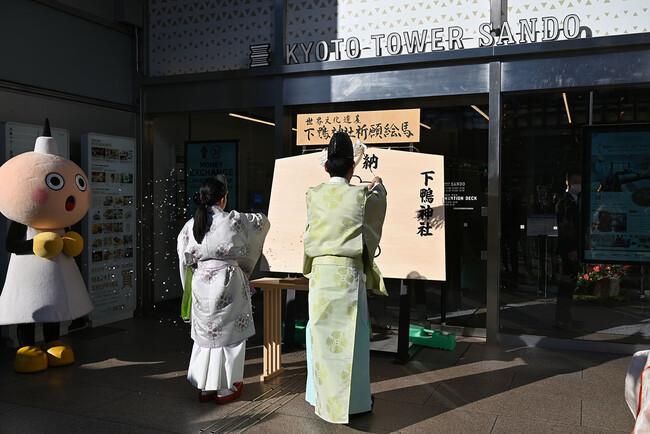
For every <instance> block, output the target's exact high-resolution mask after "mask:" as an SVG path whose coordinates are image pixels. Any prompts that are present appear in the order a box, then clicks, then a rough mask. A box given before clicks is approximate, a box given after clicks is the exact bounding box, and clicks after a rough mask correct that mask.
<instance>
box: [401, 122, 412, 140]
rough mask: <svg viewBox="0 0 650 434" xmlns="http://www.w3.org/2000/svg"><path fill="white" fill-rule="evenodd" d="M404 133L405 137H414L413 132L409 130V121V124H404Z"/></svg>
mask: <svg viewBox="0 0 650 434" xmlns="http://www.w3.org/2000/svg"><path fill="white" fill-rule="evenodd" d="M402 132H403V133H404V135H405V136H406V137H411V136H412V135H413V133H412V132H411V130H409V123H408V121H407V122H402Z"/></svg>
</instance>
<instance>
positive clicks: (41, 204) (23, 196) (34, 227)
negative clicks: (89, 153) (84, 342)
mask: <svg viewBox="0 0 650 434" xmlns="http://www.w3.org/2000/svg"><path fill="white" fill-rule="evenodd" d="M49 130H50V128H49V122H47V120H46V124H45V130H44V132H43V136H41V137H38V138H37V139H36V144H35V146H34V151H33V152H25V153H23V154H20V155H17V156H16V157H14V158H12V159H10V160H9V161H7V162H6V163H5V164H3V165H2V167H0V185H2V188H1V189H0V212H1V213H2V214H3V215H4V216H5V217H7V218H8V219H9V220H11V222H10V225H9V232H8V234H7V243H6V246H7V250H9V251H10V252H11V258H10V260H9V267H8V269H7V276H6V279H5V284H4V288H3V290H2V294H1V295H0V325H7V324H18V340H19V343H20V345H21V348H20V349H19V350H18V351H17V353H16V358H15V361H14V369H15V370H16V371H17V372H38V371H42V370H44V369H46V368H47V367H48V366H62V365H68V364H70V363H72V362H74V354H73V352H72V349H71V348H70V346H68V345H67V344H65V343H64V342H62V341H60V340H59V339H58V337H59V336H58V330H59V322H61V321H69V320H73V319H76V318H79V317H81V316H84V315H86V314H88V313H89V312H90V311H91V310H92V309H93V305H92V302H91V301H90V297H89V296H88V291H87V290H86V286H85V284H84V281H83V278H82V277H81V273H80V272H79V268H78V267H77V264H76V263H75V260H74V256H77V255H79V254H80V253H81V251H82V249H83V239H82V238H81V236H80V235H79V234H78V233H76V232H72V231H66V228H68V227H69V226H71V225H73V224H75V223H77V222H79V221H80V220H81V219H82V218H83V216H84V215H85V214H86V212H87V211H88V207H89V204H90V185H89V183H88V178H87V177H86V175H85V174H84V172H83V171H82V170H81V169H80V168H79V166H77V165H76V164H75V163H73V162H72V161H70V160H68V159H66V158H63V157H61V156H59V155H58V147H57V144H56V141H55V140H54V139H53V138H52V137H50V136H51V134H50V131H49ZM35 323H44V324H43V326H44V335H45V341H46V342H45V344H44V345H43V346H42V347H37V346H36V345H35V342H34V340H35V337H34V324H35ZM46 326H48V327H46ZM48 330H49V332H48ZM48 338H49V339H48Z"/></svg>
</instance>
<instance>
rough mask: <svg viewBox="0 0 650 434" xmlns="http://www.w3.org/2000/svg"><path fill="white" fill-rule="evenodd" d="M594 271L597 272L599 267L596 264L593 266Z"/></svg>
mask: <svg viewBox="0 0 650 434" xmlns="http://www.w3.org/2000/svg"><path fill="white" fill-rule="evenodd" d="M594 271H595V272H596V273H598V272H599V271H600V267H599V266H598V265H596V266H595V267H594Z"/></svg>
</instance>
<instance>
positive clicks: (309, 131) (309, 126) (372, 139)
mask: <svg viewBox="0 0 650 434" xmlns="http://www.w3.org/2000/svg"><path fill="white" fill-rule="evenodd" d="M297 125H298V126H297V128H296V129H297V136H298V137H297V140H296V144H297V145H298V146H304V145H327V144H329V142H330V139H331V138H332V134H334V133H335V132H338V131H343V132H346V133H348V134H349V135H350V138H351V139H352V141H353V142H356V141H357V139H358V140H361V141H362V142H363V143H365V144H380V143H381V144H385V143H417V142H419V141H420V109H406V110H380V111H356V112H340V113H311V114H304V115H298V119H297Z"/></svg>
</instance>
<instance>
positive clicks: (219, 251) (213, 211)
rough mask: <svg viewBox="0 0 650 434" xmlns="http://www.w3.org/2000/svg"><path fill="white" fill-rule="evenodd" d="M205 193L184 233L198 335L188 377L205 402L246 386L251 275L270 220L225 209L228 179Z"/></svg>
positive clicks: (183, 256) (209, 183)
mask: <svg viewBox="0 0 650 434" xmlns="http://www.w3.org/2000/svg"><path fill="white" fill-rule="evenodd" d="M199 193H200V198H201V205H200V206H199V208H198V210H197V211H196V214H195V215H194V218H193V219H191V220H190V221H188V222H187V223H186V224H185V226H184V227H183V229H182V230H181V232H180V234H179V235H178V258H179V261H180V272H181V281H182V282H183V291H184V297H183V299H184V303H183V306H184V310H185V312H184V315H183V317H184V318H187V317H188V316H189V318H190V322H191V325H192V328H191V332H192V339H193V340H194V346H193V348H192V356H191V358H190V366H189V369H188V373H187V379H188V380H189V381H190V383H192V384H193V385H194V386H196V387H197V388H199V389H200V390H201V392H200V393H199V400H200V401H201V402H207V401H210V400H213V399H214V400H216V401H217V403H220V404H225V403H227V402H230V401H232V400H234V399H237V398H238V397H239V396H240V395H241V391H242V388H243V382H242V380H243V376H244V356H245V350H246V339H247V338H249V337H251V336H252V335H253V334H255V327H254V325H253V313H252V309H251V299H250V296H251V293H250V287H249V282H248V278H249V276H250V274H251V272H252V271H253V267H254V266H255V263H256V262H257V259H258V258H259V256H260V253H261V252H262V244H263V243H264V238H265V237H266V234H267V233H268V231H269V228H270V225H269V221H268V219H267V218H266V217H265V216H264V215H263V214H248V213H239V212H237V211H230V212H225V211H224V209H225V207H226V202H227V200H228V199H227V187H226V183H225V178H222V180H219V179H215V178H212V179H207V180H206V181H205V182H204V183H203V184H202V185H201V188H200V190H199ZM190 294H191V302H187V301H188V300H189V296H190ZM187 311H190V312H191V313H190V312H187ZM188 313H189V315H187V314H188Z"/></svg>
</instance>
